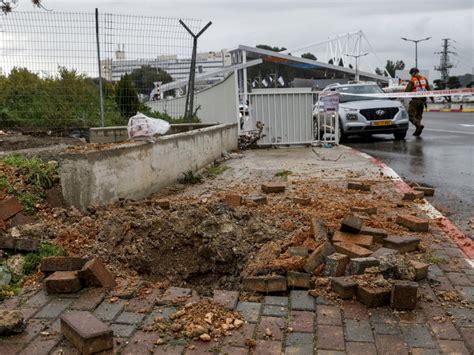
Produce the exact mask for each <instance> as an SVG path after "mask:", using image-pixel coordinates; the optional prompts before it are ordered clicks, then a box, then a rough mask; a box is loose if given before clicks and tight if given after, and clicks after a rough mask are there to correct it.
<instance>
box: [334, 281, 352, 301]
mask: <svg viewBox="0 0 474 355" xmlns="http://www.w3.org/2000/svg"><path fill="white" fill-rule="evenodd" d="M331 289H332V290H333V291H334V292H335V293H336V294H337V295H338V296H339V297H340V298H342V299H352V298H353V297H354V296H355V295H356V292H357V284H356V283H355V282H354V281H353V280H352V279H351V278H350V277H335V278H333V279H332V281H331Z"/></svg>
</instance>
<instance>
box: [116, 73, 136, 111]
mask: <svg viewBox="0 0 474 355" xmlns="http://www.w3.org/2000/svg"><path fill="white" fill-rule="evenodd" d="M115 102H116V103H117V107H118V109H119V111H120V113H121V114H122V117H124V118H126V119H129V118H130V117H132V116H134V115H136V113H137V112H138V109H139V108H140V101H139V100H138V93H137V90H136V89H135V87H134V86H133V83H132V80H131V79H130V76H129V75H128V74H125V75H124V76H122V78H121V79H120V81H119V82H118V84H117V90H116V92H115Z"/></svg>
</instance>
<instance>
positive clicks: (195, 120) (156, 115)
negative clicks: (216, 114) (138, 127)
mask: <svg viewBox="0 0 474 355" xmlns="http://www.w3.org/2000/svg"><path fill="white" fill-rule="evenodd" d="M139 111H140V112H141V113H143V114H144V115H146V116H148V117H152V118H159V119H160V120H163V121H166V122H169V123H171V124H178V123H200V122H201V120H200V119H199V117H197V115H193V117H192V118H191V120H187V119H186V118H184V117H180V118H173V117H171V116H170V115H168V114H167V113H166V112H164V113H163V112H156V111H151V110H150V108H149V107H148V106H147V105H145V104H140V109H139Z"/></svg>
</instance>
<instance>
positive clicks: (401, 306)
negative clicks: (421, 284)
mask: <svg viewBox="0 0 474 355" xmlns="http://www.w3.org/2000/svg"><path fill="white" fill-rule="evenodd" d="M417 296H418V283H416V282H412V281H402V280H396V281H394V283H393V287H392V293H391V297H390V304H391V306H392V308H395V309H397V310H413V309H415V308H416V301H417V299H418V298H417Z"/></svg>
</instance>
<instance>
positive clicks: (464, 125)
mask: <svg viewBox="0 0 474 355" xmlns="http://www.w3.org/2000/svg"><path fill="white" fill-rule="evenodd" d="M460 126H463V127H474V124H461V125H460Z"/></svg>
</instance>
